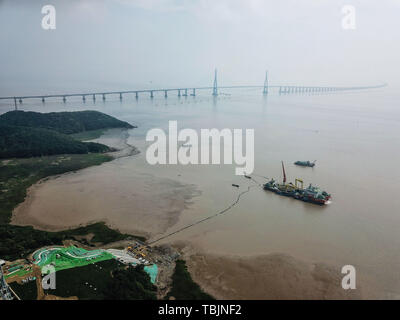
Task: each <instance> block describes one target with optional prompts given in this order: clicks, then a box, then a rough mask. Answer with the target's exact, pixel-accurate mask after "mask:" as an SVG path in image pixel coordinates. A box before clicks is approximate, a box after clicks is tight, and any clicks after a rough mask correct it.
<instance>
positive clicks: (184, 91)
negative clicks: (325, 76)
mask: <svg viewBox="0 0 400 320" xmlns="http://www.w3.org/2000/svg"><path fill="white" fill-rule="evenodd" d="M386 85H387V84H382V85H375V86H359V87H332V86H293V85H290V86H288V85H269V84H268V73H266V75H265V81H264V85H263V86H254V85H253V86H251V85H237V86H221V87H218V85H217V70H215V78H214V84H213V86H212V87H186V88H185V87H182V88H165V89H144V90H127V91H104V92H83V93H64V94H45V95H26V96H9V97H0V100H11V101H14V105H15V109H17V102H19V103H20V104H21V103H22V101H23V100H25V99H40V100H41V101H42V102H45V101H46V99H50V98H61V99H62V101H63V102H66V101H67V98H68V97H82V101H83V102H85V101H86V99H87V97H89V99H90V97H91V98H92V99H93V101H96V97H101V98H102V100H103V101H105V100H106V96H109V95H117V96H119V98H120V100H122V97H123V95H127V94H134V95H135V98H136V99H138V98H139V95H140V94H149V96H150V98H154V95H155V93H160V92H161V93H163V95H164V97H165V98H167V97H168V93H171V92H175V93H176V94H177V96H178V97H181V96H183V97H187V96H188V95H190V96H196V92H197V91H207V90H210V91H211V92H212V95H213V96H218V90H219V89H246V88H255V89H257V88H259V89H262V93H263V94H268V93H269V91H270V89H276V90H278V92H279V94H292V93H316V92H317V93H322V92H335V91H348V90H363V89H374V88H381V87H385V86H386Z"/></svg>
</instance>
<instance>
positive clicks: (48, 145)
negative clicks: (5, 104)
mask: <svg viewBox="0 0 400 320" xmlns="http://www.w3.org/2000/svg"><path fill="white" fill-rule="evenodd" d="M110 150H111V149H110V148H109V147H107V146H105V145H102V144H99V143H93V142H80V141H77V140H75V139H73V138H71V137H69V136H67V135H65V134H61V133H58V132H56V131H52V130H47V129H36V128H29V127H18V126H10V125H5V124H4V123H1V122H0V158H2V159H4V158H27V157H37V156H44V155H55V154H67V153H70V154H83V153H89V152H107V151H110Z"/></svg>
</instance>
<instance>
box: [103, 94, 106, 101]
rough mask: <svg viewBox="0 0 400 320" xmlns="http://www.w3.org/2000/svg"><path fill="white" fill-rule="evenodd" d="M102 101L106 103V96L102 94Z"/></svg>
mask: <svg viewBox="0 0 400 320" xmlns="http://www.w3.org/2000/svg"><path fill="white" fill-rule="evenodd" d="M103 101H106V95H105V94H104V93H103Z"/></svg>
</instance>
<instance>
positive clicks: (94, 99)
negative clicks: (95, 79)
mask: <svg viewBox="0 0 400 320" xmlns="http://www.w3.org/2000/svg"><path fill="white" fill-rule="evenodd" d="M92 98H93V102H95V101H96V95H95V94H94V95H93V97H92Z"/></svg>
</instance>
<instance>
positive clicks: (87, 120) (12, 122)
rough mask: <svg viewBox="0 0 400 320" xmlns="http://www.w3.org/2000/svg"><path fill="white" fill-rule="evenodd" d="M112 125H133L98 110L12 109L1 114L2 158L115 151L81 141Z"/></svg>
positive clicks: (0, 145)
mask: <svg viewBox="0 0 400 320" xmlns="http://www.w3.org/2000/svg"><path fill="white" fill-rule="evenodd" d="M109 128H127V129H130V128H133V126H132V125H130V124H129V123H127V122H124V121H120V120H118V119H115V118H113V117H111V116H109V115H106V114H104V113H101V112H98V111H79V112H58V113H56V112H52V113H39V112H24V111H10V112H7V113H5V114H3V115H1V116H0V158H3V159H7V158H14V157H17V158H27V157H37V156H44V155H56V154H86V153H103V152H108V151H112V150H111V149H110V148H109V147H107V146H105V145H103V144H99V143H93V142H82V141H81V140H84V138H85V137H86V138H87V139H86V140H90V139H91V138H92V139H93V137H98V136H99V135H101V133H103V132H104V130H105V129H109Z"/></svg>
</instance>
